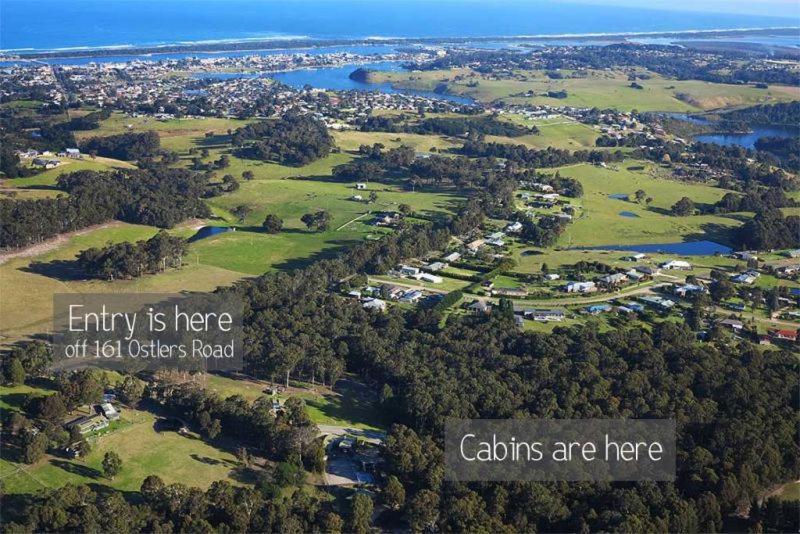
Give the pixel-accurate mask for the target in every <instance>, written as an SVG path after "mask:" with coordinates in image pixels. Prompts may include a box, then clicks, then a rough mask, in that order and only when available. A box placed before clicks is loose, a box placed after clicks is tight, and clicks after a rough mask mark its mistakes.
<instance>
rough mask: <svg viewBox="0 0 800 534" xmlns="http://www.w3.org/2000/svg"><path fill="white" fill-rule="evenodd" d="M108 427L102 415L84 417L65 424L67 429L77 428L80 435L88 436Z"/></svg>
mask: <svg viewBox="0 0 800 534" xmlns="http://www.w3.org/2000/svg"><path fill="white" fill-rule="evenodd" d="M107 426H108V419H106V418H105V416H104V415H102V414H99V413H97V414H94V415H84V416H83V417H79V418H77V419H75V420H74V421H70V422H69V423H67V427H68V428H77V429H78V432H80V433H81V434H88V433H89V432H94V431H95V430H101V429H103V428H106V427H107Z"/></svg>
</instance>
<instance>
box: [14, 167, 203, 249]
mask: <svg viewBox="0 0 800 534" xmlns="http://www.w3.org/2000/svg"><path fill="white" fill-rule="evenodd" d="M205 182H206V179H205V177H203V176H201V175H199V174H195V173H192V172H191V171H188V170H185V169H170V168H162V169H154V170H139V169H134V170H114V171H105V172H97V171H77V172H73V173H69V174H63V175H61V176H59V178H58V187H59V189H61V190H62V191H64V192H65V193H68V194H69V196H58V197H56V198H43V199H35V200H9V199H0V220H3V221H4V224H3V225H2V227H0V248H7V247H8V248H10V247H21V246H25V245H30V244H32V243H38V242H41V241H43V240H45V239H47V238H49V237H53V236H55V235H58V234H60V233H63V232H70V231H73V230H79V229H81V228H85V227H87V226H91V225H93V224H100V223H103V222H106V221H108V220H111V219H119V220H121V221H126V222H131V223H138V224H146V225H151V226H158V227H160V228H171V227H173V226H175V225H176V224H178V223H179V222H181V221H183V220H185V219H188V218H190V217H206V216H208V215H210V212H209V208H208V206H207V205H206V204H205V203H203V202H202V200H201V196H202V194H203V192H204V189H205V185H206V184H205Z"/></svg>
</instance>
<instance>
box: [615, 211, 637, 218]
mask: <svg viewBox="0 0 800 534" xmlns="http://www.w3.org/2000/svg"><path fill="white" fill-rule="evenodd" d="M619 214H620V216H621V217H629V218H631V219H638V218H639V216H638V215H636V214H635V213H633V212H632V211H621V212H619Z"/></svg>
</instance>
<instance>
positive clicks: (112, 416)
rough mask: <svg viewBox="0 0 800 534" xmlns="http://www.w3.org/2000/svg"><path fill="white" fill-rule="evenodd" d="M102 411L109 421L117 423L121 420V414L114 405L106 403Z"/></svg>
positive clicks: (102, 406)
mask: <svg viewBox="0 0 800 534" xmlns="http://www.w3.org/2000/svg"><path fill="white" fill-rule="evenodd" d="M100 409H101V410H102V411H103V415H104V416H105V418H106V419H108V420H109V421H116V420H117V419H119V412H118V411H117V410H116V408H114V405H113V404H111V403H110V402H104V403H103V404H101V405H100Z"/></svg>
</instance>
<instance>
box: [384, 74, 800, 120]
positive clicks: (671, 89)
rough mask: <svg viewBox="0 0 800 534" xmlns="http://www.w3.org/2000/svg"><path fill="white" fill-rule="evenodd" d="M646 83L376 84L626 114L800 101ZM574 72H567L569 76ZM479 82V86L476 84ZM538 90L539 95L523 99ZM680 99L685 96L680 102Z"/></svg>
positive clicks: (455, 78)
mask: <svg viewBox="0 0 800 534" xmlns="http://www.w3.org/2000/svg"><path fill="white" fill-rule="evenodd" d="M650 74H651V79H649V80H643V81H641V82H640V83H641V85H642V86H643V87H644V88H643V89H633V88H631V87H629V85H630V80H628V77H627V75H626V74H625V73H622V72H619V71H612V72H607V71H589V73H588V75H587V76H585V77H576V78H569V77H565V78H563V79H556V80H552V79H550V78H548V77H547V76H546V74H545V73H544V72H543V71H518V72H516V73H515V75H514V77H513V78H511V79H501V80H496V79H490V77H488V76H484V75H481V74H479V73H477V72H474V71H471V70H469V69H451V70H441V71H413V72H397V71H393V72H379V73H373V74H371V77H370V81H374V82H376V83H380V82H391V83H393V84H395V85H397V86H398V87H408V88H413V89H423V90H433V89H434V88H435V87H436V86H438V85H440V84H442V83H445V84H447V87H448V90H449V92H451V93H453V94H457V95H463V96H469V97H472V98H475V99H476V100H480V101H482V102H492V101H495V100H503V101H506V102H509V103H520V104H523V103H524V104H534V105H551V106H578V107H598V108H601V109H602V108H616V109H619V110H623V111H630V110H633V109H637V110H639V111H697V110H710V109H718V108H723V107H731V106H744V105H754V104H760V103H766V102H783V101H788V100H794V99H797V98H799V97H800V88H797V87H789V86H770V87H769V89H757V88H755V87H753V86H743V85H731V84H714V83H709V82H703V81H699V80H671V79H666V78H663V77H662V76H659V75H657V74H655V73H650ZM568 75H569V73H565V76H568ZM476 82H477V85H476ZM562 90H563V91H566V92H567V97H566V98H560V99H559V98H551V97H548V96H544V95H546V93H547V92H548V91H562ZM528 91H533V93H534V96H520V95H523V94H525V93H526V92H528ZM678 95H682V97H681V98H678Z"/></svg>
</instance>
